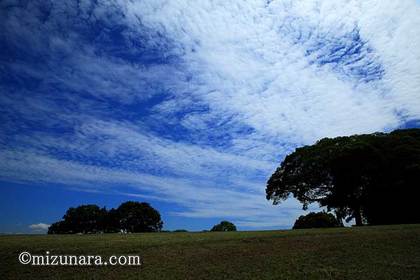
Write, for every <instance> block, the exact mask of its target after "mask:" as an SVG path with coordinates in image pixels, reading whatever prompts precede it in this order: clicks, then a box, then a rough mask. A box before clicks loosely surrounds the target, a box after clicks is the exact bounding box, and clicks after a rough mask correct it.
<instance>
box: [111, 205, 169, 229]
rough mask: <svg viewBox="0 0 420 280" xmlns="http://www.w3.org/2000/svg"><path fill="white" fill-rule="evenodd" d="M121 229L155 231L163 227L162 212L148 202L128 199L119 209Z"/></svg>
mask: <svg viewBox="0 0 420 280" xmlns="http://www.w3.org/2000/svg"><path fill="white" fill-rule="evenodd" d="M117 211H118V214H119V217H120V226H121V229H124V230H127V231H128V232H154V231H160V230H161V229H162V225H163V222H162V220H161V218H160V214H159V212H158V211H156V210H155V209H154V208H153V207H151V206H150V205H149V204H148V203H145V202H143V203H140V202H135V201H127V202H125V203H123V204H121V205H120V206H119V207H118V209H117Z"/></svg>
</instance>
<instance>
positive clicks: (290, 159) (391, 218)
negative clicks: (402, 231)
mask: <svg viewBox="0 0 420 280" xmlns="http://www.w3.org/2000/svg"><path fill="white" fill-rule="evenodd" d="M419 182H420V129H407V130H396V131H394V132H392V133H389V134H386V133H374V134H366V135H354V136H349V137H337V138H333V139H329V138H325V139H322V140H320V141H318V142H317V143H316V144H314V145H312V146H305V147H302V148H298V149H296V151H295V152H293V153H292V154H290V155H288V156H287V157H286V158H285V160H284V161H283V162H282V164H281V166H280V167H279V168H277V170H276V171H275V172H274V174H273V175H272V176H271V178H270V179H269V180H268V182H267V188H266V195H267V196H266V197H267V199H269V200H272V201H273V203H274V204H278V203H279V202H281V201H282V200H285V199H287V198H288V197H289V196H290V195H293V196H294V197H295V198H297V199H298V200H299V201H300V202H302V203H303V208H304V209H307V206H308V204H309V203H314V202H316V203H319V205H320V206H327V207H328V209H329V210H331V209H335V210H336V213H337V214H338V215H339V217H340V218H347V220H349V219H351V218H355V220H356V224H357V225H362V224H363V222H367V223H369V224H390V223H417V222H420V215H419V209H418V207H417V206H416V201H415V197H416V195H415V194H416V192H417V191H418V189H419Z"/></svg>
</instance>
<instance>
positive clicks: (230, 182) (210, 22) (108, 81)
mask: <svg viewBox="0 0 420 280" xmlns="http://www.w3.org/2000/svg"><path fill="white" fill-rule="evenodd" d="M0 5H1V21H0V30H1V35H0V41H1V43H2V46H4V47H3V50H2V52H1V56H0V59H1V61H2V67H1V68H0V71H1V78H0V80H1V84H0V91H1V96H0V104H1V109H0V110H1V114H2V122H1V128H2V131H4V132H5V133H2V134H0V145H1V146H0V149H1V150H0V155H1V158H2V161H1V162H0V178H1V179H2V180H5V181H9V182H19V183H25V184H34V183H46V184H48V183H54V184H59V185H62V186H63V187H66V188H73V189H77V190H81V191H89V192H105V193H119V194H125V195H130V196H133V197H139V198H145V199H147V198H150V199H158V200H163V201H166V202H169V203H174V204H177V205H179V206H181V207H183V209H184V210H180V211H174V212H171V213H168V214H170V215H181V216H186V217H194V218H201V217H217V218H222V217H223V218H230V219H232V220H233V221H234V222H236V223H237V224H238V225H240V226H242V227H271V226H287V225H290V224H291V223H292V221H293V220H294V218H295V217H296V216H297V215H298V214H299V213H300V210H299V208H300V207H299V205H298V204H297V203H296V201H293V200H290V201H288V202H286V203H285V204H283V205H281V206H278V207H273V206H271V205H270V204H269V202H267V201H265V196H264V187H265V180H266V179H267V178H268V176H269V175H270V174H271V172H272V171H273V170H274V169H275V167H276V166H277V165H278V164H279V162H280V161H281V159H282V158H283V157H284V156H285V155H286V154H287V153H288V152H290V151H292V150H293V149H294V148H295V147H297V146H299V145H303V144H311V143H313V142H314V141H316V140H318V139H319V138H322V137H332V136H337V135H348V134H354V133H369V132H374V131H388V130H391V129H394V128H397V127H400V126H403V125H404V124H405V123H407V122H415V121H417V120H418V119H420V96H419V90H420V34H419V32H417V30H418V26H419V25H420V17H419V16H418V15H419V13H420V7H419V5H418V3H416V2H415V1H409V0H406V1H390V0H381V1H380V0H371V1H362V0H353V1H344V0H339V1H286V0H277V1H262V0H261V1H260V0H248V1H240V2H237V1H233V2H232V1H205V0H204V1H186V0H173V1H160V0H156V1H119V0H115V1H105V0H104V1H79V2H76V1H19V2H17V1H10V0H6V1H2V2H1V4H0ZM39 225H41V224H39ZM33 226H36V225H33Z"/></svg>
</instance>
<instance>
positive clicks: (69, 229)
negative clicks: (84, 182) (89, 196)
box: [48, 201, 163, 234]
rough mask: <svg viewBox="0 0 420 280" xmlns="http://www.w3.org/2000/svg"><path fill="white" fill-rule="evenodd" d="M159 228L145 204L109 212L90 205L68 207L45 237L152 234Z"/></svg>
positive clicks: (155, 214) (158, 220) (125, 205)
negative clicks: (87, 234)
mask: <svg viewBox="0 0 420 280" xmlns="http://www.w3.org/2000/svg"><path fill="white" fill-rule="evenodd" d="M162 225H163V222H162V221H161V217H160V214H159V212H158V211H157V210H155V209H154V208H153V207H151V206H150V205H149V204H148V203H144V202H143V203H140V202H134V201H128V202H125V203H123V204H121V205H120V206H119V207H118V208H117V209H111V210H109V211H107V210H106V209H105V208H99V206H97V205H92V204H91V205H81V206H79V207H76V208H73V207H71V208H69V209H68V210H67V212H66V214H65V215H64V216H63V220H61V221H58V222H56V223H53V224H52V225H51V226H50V227H49V229H48V233H49V234H62V233H96V232H118V231H120V230H124V231H127V232H153V231H160V230H161V229H162Z"/></svg>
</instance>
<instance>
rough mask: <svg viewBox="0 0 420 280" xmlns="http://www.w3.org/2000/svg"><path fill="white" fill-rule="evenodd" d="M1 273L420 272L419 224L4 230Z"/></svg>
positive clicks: (341, 275)
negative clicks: (99, 261)
mask: <svg viewBox="0 0 420 280" xmlns="http://www.w3.org/2000/svg"><path fill="white" fill-rule="evenodd" d="M22 251H27V252H30V253H31V254H38V255H45V252H46V251H50V252H51V253H50V254H66V255H101V256H102V257H103V258H105V257H108V256H110V255H140V256H141V258H142V261H143V264H142V266H139V267H129V266H102V267H94V266H83V267H82V266H71V267H70V266H66V267H56V266H44V267H40V266H31V265H22V264H20V263H19V262H18V260H17V256H18V254H19V253H20V252H22ZM0 265H1V267H0V279H40V278H53V279H405V280H406V279H420V225H403V226H401V225H397V226H380V227H361V228H342V229H312V230H290V231H254V232H225V233H223V232H220V233H216V232H206V233H150V234H129V235H119V234H103V235H61V236H60V235H56V236H48V235H37V236H34V235H20V236H19V235H17V236H0Z"/></svg>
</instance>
